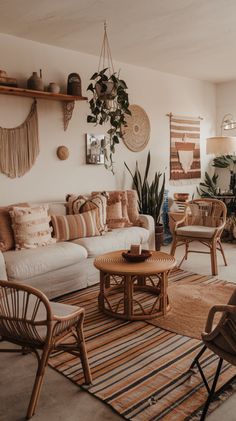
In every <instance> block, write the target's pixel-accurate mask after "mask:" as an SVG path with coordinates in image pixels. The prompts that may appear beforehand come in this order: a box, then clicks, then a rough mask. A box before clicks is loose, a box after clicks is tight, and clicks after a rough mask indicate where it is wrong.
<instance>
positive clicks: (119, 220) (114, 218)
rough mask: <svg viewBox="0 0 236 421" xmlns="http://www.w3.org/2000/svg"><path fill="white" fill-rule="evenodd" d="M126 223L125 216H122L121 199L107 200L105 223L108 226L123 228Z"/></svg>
mask: <svg viewBox="0 0 236 421" xmlns="http://www.w3.org/2000/svg"><path fill="white" fill-rule="evenodd" d="M125 223H126V220H125V218H123V216H122V203H121V200H116V199H115V200H114V199H113V201H111V200H110V199H108V202H107V225H108V228H111V229H112V228H124V226H125Z"/></svg>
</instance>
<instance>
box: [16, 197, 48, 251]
mask: <svg viewBox="0 0 236 421" xmlns="http://www.w3.org/2000/svg"><path fill="white" fill-rule="evenodd" d="M9 213H10V216H11V220H12V228H13V232H14V237H15V248H16V249H17V250H21V249H30V248H36V247H39V246H47V245H49V244H52V243H55V240H54V239H53V238H52V235H51V232H52V228H51V227H50V226H49V221H50V217H49V215H48V205H42V206H37V207H18V206H16V207H15V206H14V207H13V208H12V210H11V211H10V212H9Z"/></svg>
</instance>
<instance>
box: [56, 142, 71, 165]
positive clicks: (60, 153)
mask: <svg viewBox="0 0 236 421" xmlns="http://www.w3.org/2000/svg"><path fill="white" fill-rule="evenodd" d="M57 157H58V158H59V159H60V160H61V161H65V160H66V159H67V158H68V157H69V149H68V148H67V146H64V145H62V146H58V148H57Z"/></svg>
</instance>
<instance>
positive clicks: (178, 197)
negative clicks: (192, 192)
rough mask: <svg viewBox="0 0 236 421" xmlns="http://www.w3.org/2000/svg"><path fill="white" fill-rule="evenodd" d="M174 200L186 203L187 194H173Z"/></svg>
mask: <svg viewBox="0 0 236 421" xmlns="http://www.w3.org/2000/svg"><path fill="white" fill-rule="evenodd" d="M174 199H175V200H177V201H178V202H187V200H188V199H189V193H174Z"/></svg>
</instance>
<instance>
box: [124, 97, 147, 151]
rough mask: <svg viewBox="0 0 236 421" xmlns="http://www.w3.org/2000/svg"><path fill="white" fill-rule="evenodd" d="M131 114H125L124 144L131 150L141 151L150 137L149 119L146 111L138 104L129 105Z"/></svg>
mask: <svg viewBox="0 0 236 421" xmlns="http://www.w3.org/2000/svg"><path fill="white" fill-rule="evenodd" d="M129 109H130V111H131V114H132V115H131V116H130V115H127V116H125V119H126V122H127V127H124V128H123V141H124V144H125V145H126V146H127V148H128V149H130V150H131V151H133V152H139V151H142V150H143V149H144V148H145V147H146V146H147V144H148V141H149V138H150V131H151V129H150V121H149V118H148V115H147V113H146V111H144V109H143V108H142V107H140V106H139V105H130V107H129Z"/></svg>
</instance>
